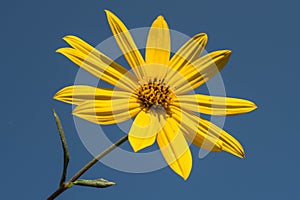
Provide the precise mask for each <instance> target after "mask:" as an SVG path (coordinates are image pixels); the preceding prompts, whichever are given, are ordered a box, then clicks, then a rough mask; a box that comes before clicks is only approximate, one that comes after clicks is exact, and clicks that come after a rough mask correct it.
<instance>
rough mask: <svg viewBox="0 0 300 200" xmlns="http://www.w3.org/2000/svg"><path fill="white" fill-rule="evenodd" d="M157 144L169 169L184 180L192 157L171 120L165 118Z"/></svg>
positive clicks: (187, 174) (176, 126)
mask: <svg viewBox="0 0 300 200" xmlns="http://www.w3.org/2000/svg"><path fill="white" fill-rule="evenodd" d="M157 143H158V146H159V148H160V150H161V153H162V155H163V156H164V158H165V160H166V162H167V163H168V164H169V166H170V167H171V169H173V170H174V172H176V173H177V174H178V175H180V176H181V177H182V178H183V179H184V180H186V179H187V178H188V177H189V175H190V172H191V169H192V155H191V152H190V149H189V146H188V144H187V142H186V140H185V137H184V136H183V134H182V132H181V131H180V128H179V127H178V123H176V121H175V120H174V119H173V118H171V117H170V118H167V120H166V124H165V126H164V127H163V129H162V131H160V132H159V133H158V135H157Z"/></svg>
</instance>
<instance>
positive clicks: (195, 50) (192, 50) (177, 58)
mask: <svg viewBox="0 0 300 200" xmlns="http://www.w3.org/2000/svg"><path fill="white" fill-rule="evenodd" d="M206 43H207V35H206V34H205V33H200V34H197V35H195V36H194V37H192V38H191V39H190V40H188V41H187V42H186V43H185V44H184V45H183V46H182V47H181V48H180V49H179V50H178V51H177V52H176V53H175V54H174V56H173V57H172V58H171V60H170V62H169V66H170V67H171V68H172V70H171V71H170V73H168V74H167V76H166V81H167V82H168V81H169V79H170V78H172V77H173V76H174V75H175V73H176V72H178V71H180V70H181V69H182V68H183V67H184V66H185V65H189V64H191V63H192V62H193V61H195V60H196V59H198V58H199V57H200V56H201V54H202V52H203V50H204V49H205V46H206Z"/></svg>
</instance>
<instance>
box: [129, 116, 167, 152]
mask: <svg viewBox="0 0 300 200" xmlns="http://www.w3.org/2000/svg"><path fill="white" fill-rule="evenodd" d="M161 124H164V119H163V117H162V116H159V115H158V114H157V113H155V112H153V111H152V110H150V111H149V112H145V111H143V110H142V111H141V112H139V114H138V115H137V116H136V118H135V120H134V122H133V124H132V126H131V129H130V131H129V134H128V139H129V142H130V144H131V146H132V148H133V150H134V151H135V152H137V151H139V150H141V149H143V148H146V147H148V146H150V145H152V144H153V143H154V142H155V139H156V134H157V133H158V132H159V131H160V130H161V128H162V125H161Z"/></svg>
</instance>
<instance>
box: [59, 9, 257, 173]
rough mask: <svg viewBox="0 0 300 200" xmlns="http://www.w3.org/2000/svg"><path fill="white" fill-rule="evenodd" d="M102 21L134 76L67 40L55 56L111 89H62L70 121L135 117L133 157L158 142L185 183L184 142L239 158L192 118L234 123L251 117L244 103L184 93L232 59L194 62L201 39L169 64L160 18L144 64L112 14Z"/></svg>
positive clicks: (214, 131)
mask: <svg viewBox="0 0 300 200" xmlns="http://www.w3.org/2000/svg"><path fill="white" fill-rule="evenodd" d="M106 14H107V19H108V22H109V25H110V28H111V30H112V32H113V34H114V37H115V39H116V41H117V43H118V45H119V47H120V49H121V51H122V53H123V55H124V57H125V58H126V60H127V62H128V64H129V65H130V67H131V68H132V71H133V73H131V72H130V71H128V70H126V69H125V68H124V67H122V66H120V65H119V64H117V63H116V62H114V61H113V60H111V59H110V58H108V57H107V56H105V55H104V54H102V53H101V52H100V51H98V50H97V49H95V48H93V47H92V46H90V45H89V44H87V43H86V42H84V41H83V40H81V39H79V38H78V37H76V36H66V37H64V40H65V41H66V42H67V43H69V45H70V46H71V48H60V49H58V50H57V52H59V53H62V54H63V55H65V56H66V57H68V58H69V59H70V60H71V61H73V62H74V63H76V64H77V65H78V66H80V67H81V68H83V69H85V70H86V71H88V72H89V73H91V74H93V75H94V76H96V77H98V78H99V79H101V80H103V81H105V82H107V83H109V84H111V85H113V86H114V87H115V89H112V88H99V87H92V86H84V85H74V86H69V87H66V88H63V89H62V90H60V91H59V92H57V94H56V95H55V96H54V98H55V99H57V100H60V101H63V102H66V103H70V104H75V105H77V107H76V108H75V109H74V110H73V115H75V116H78V117H80V118H82V119H85V120H88V121H90V122H93V123H96V124H115V123H119V122H123V121H126V120H129V119H131V118H134V117H135V119H134V122H133V124H132V127H131V129H130V131H129V133H128V139H129V142H130V144H131V146H132V148H133V150H134V151H135V152H137V151H139V150H141V149H143V148H145V147H148V146H150V145H152V144H153V143H154V142H155V141H157V143H158V146H159V147H160V150H161V152H162V155H163V156H164V158H165V160H166V162H167V163H168V164H169V166H170V167H171V168H172V169H173V170H174V171H175V172H176V173H177V174H179V175H180V176H181V177H183V178H184V179H187V178H188V176H189V174H190V171H191V168H192V156H191V152H190V149H189V146H188V143H187V141H189V142H191V143H193V144H194V145H196V146H198V147H201V148H204V149H206V150H209V151H214V152H219V151H227V152H229V153H231V154H233V155H236V156H238V157H244V150H243V147H242V146H241V144H240V143H239V142H238V141H237V140H236V139H234V138H233V137H232V136H230V135H229V134H228V133H227V132H225V131H224V130H222V129H221V128H219V127H217V126H216V125H214V124H212V123H211V122H210V121H208V120H206V119H204V118H202V117H200V116H199V114H197V113H203V114H209V115H223V116H224V115H235V114H241V113H246V112H250V111H252V110H254V109H255V108H256V105H255V104H254V103H252V102H250V101H247V100H243V99H237V98H227V97H216V96H207V95H202V94H190V93H188V92H190V91H192V90H193V89H195V88H197V87H199V86H200V85H202V84H203V83H205V82H206V81H208V80H209V79H211V78H212V77H213V76H214V75H215V74H217V73H218V72H219V71H220V70H221V69H222V68H223V67H224V66H225V64H226V63H227V61H228V59H229V57H230V54H231V52H230V51H229V50H219V51H214V52H211V53H208V54H206V55H204V56H202V57H200V56H201V54H202V53H203V50H204V48H205V45H206V43H207V35H206V34H203V33H201V34H197V35H195V36H194V37H192V38H191V39H190V40H189V41H187V42H186V43H185V44H184V45H183V46H182V47H181V48H180V49H179V50H178V51H177V52H176V53H175V55H174V56H172V58H170V57H171V56H170V31H169V28H168V24H167V23H166V21H165V19H164V18H163V17H162V16H159V17H157V19H155V21H154V22H153V24H152V26H151V28H150V30H149V34H148V38H147V44H146V51H145V59H144V58H143V57H142V55H141V53H140V51H139V50H138V49H137V47H136V45H135V43H134V41H133V39H132V36H131V34H130V32H129V31H128V30H127V28H126V26H125V25H124V24H123V23H122V21H121V20H120V19H119V18H118V17H117V16H115V15H114V14H113V13H111V12H110V11H106Z"/></svg>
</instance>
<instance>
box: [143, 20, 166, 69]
mask: <svg viewBox="0 0 300 200" xmlns="http://www.w3.org/2000/svg"><path fill="white" fill-rule="evenodd" d="M170 45H171V44H170V32H169V27H168V24H167V22H166V21H165V19H164V17H163V16H159V17H157V19H156V20H154V22H153V24H152V26H151V28H150V30H149V34H148V39H147V45H146V62H147V64H151V63H157V64H161V65H167V64H168V62H169V59H170Z"/></svg>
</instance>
